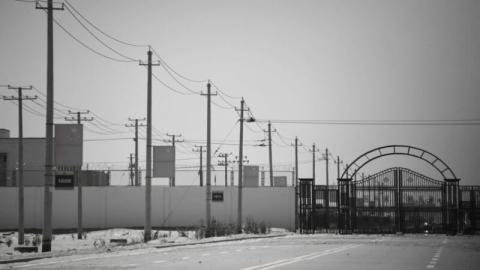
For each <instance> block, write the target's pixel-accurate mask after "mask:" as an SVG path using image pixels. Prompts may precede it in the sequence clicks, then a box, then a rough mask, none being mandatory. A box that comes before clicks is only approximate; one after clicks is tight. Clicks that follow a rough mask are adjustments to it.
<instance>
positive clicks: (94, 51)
mask: <svg viewBox="0 0 480 270" xmlns="http://www.w3.org/2000/svg"><path fill="white" fill-rule="evenodd" d="M53 22H54V23H55V24H56V25H57V26H58V27H60V29H62V30H63V31H64V32H65V33H66V34H67V35H69V36H70V37H71V38H72V39H74V40H75V41H76V42H78V43H79V44H80V45H82V46H83V47H84V48H86V49H88V50H89V51H91V52H93V53H95V54H96V55H99V56H102V57H104V58H107V59H110V60H112V61H116V62H124V63H126V62H132V61H131V60H125V59H118V58H113V57H111V56H108V55H106V54H103V53H101V52H98V51H96V50H94V49H93V48H91V47H90V46H88V45H87V44H85V43H84V42H83V41H81V40H80V39H78V38H77V37H76V36H75V35H73V34H72V33H70V32H69V31H68V30H67V29H66V28H65V27H64V26H63V25H61V24H60V23H59V22H58V21H57V20H56V19H53Z"/></svg>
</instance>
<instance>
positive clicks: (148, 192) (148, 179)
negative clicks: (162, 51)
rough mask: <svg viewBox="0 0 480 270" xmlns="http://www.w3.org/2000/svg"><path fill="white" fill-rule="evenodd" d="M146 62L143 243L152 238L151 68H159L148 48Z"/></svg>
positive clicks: (142, 64)
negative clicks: (153, 61)
mask: <svg viewBox="0 0 480 270" xmlns="http://www.w3.org/2000/svg"><path fill="white" fill-rule="evenodd" d="M147 57H148V62H147V63H146V64H145V63H142V62H140V65H141V66H147V151H146V152H147V153H146V155H147V162H146V163H147V164H146V165H147V168H146V170H147V171H146V174H145V228H144V233H143V237H144V240H145V243H146V242H148V241H150V239H151V238H152V224H151V217H152V66H159V65H160V63H159V62H157V63H155V64H152V50H151V48H150V46H149V48H148V52H147Z"/></svg>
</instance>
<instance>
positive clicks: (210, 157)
mask: <svg viewBox="0 0 480 270" xmlns="http://www.w3.org/2000/svg"><path fill="white" fill-rule="evenodd" d="M201 95H202V96H207V183H206V186H207V189H206V192H207V201H206V203H207V212H206V220H207V235H206V236H207V237H210V219H211V213H210V211H211V210H210V201H211V200H212V194H211V178H212V175H211V174H212V172H211V170H212V156H211V154H212V153H211V128H212V127H211V125H212V124H211V105H212V104H211V97H212V96H216V95H217V93H215V94H212V93H211V84H210V81H208V83H207V93H206V94H203V93H202V94H201Z"/></svg>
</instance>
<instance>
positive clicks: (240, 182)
mask: <svg viewBox="0 0 480 270" xmlns="http://www.w3.org/2000/svg"><path fill="white" fill-rule="evenodd" d="M244 106H245V101H244V100H243V98H242V100H241V101H240V109H236V108H235V110H236V111H240V120H239V121H240V145H239V150H238V156H239V162H238V215H237V232H238V233H241V232H242V186H243V122H244V119H243V112H244V111H246V110H248V109H245V108H244Z"/></svg>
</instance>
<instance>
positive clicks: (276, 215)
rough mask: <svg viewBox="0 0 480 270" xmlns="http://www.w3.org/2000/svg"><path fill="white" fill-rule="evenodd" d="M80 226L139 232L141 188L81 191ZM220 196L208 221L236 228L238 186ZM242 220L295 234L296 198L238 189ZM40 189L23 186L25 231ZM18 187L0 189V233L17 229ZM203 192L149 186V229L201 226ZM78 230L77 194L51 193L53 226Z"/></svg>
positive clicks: (35, 215)
mask: <svg viewBox="0 0 480 270" xmlns="http://www.w3.org/2000/svg"><path fill="white" fill-rule="evenodd" d="M82 190H83V227H84V228H113V227H143V226H144V220H145V215H144V213H145V196H144V195H145V187H83V189H82ZM215 190H221V191H224V200H223V202H213V201H212V202H211V210H212V211H211V213H212V217H213V218H215V219H216V220H219V221H221V222H224V223H236V220H237V207H238V206H237V202H238V200H237V198H238V189H237V187H216V186H212V191H215ZM242 191H243V193H242V194H243V221H244V222H245V219H246V218H247V217H252V218H253V219H254V220H255V221H258V222H260V221H263V222H265V223H267V224H268V225H270V226H272V227H279V228H286V229H292V230H293V229H294V226H295V216H294V215H295V214H294V212H295V206H294V203H295V197H294V196H295V193H294V189H293V188H292V187H259V188H243V190H242ZM43 192H44V191H43V187H25V228H29V229H31V228H35V229H41V228H42V226H43ZM17 213H18V202H17V188H15V187H1V188H0V229H2V230H5V229H12V230H13V229H16V228H17V220H18V216H17ZM205 213H206V192H205V187H197V186H178V187H161V186H152V226H154V227H176V226H199V225H201V224H205ZM76 226H77V190H76V188H75V189H73V190H55V191H54V192H53V227H54V228H55V229H73V228H76Z"/></svg>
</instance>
